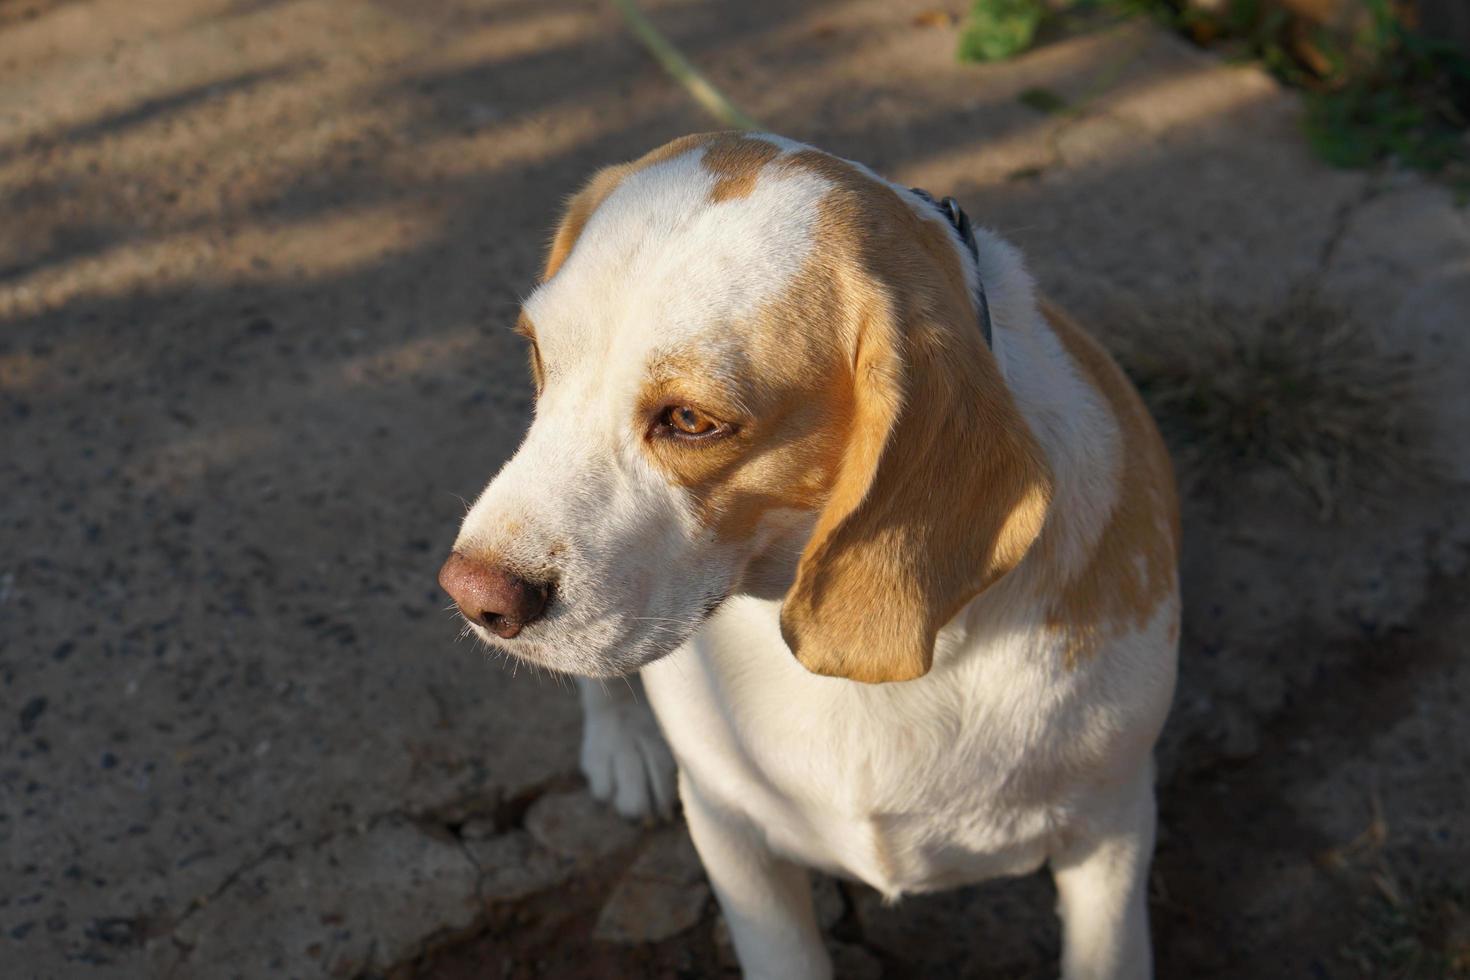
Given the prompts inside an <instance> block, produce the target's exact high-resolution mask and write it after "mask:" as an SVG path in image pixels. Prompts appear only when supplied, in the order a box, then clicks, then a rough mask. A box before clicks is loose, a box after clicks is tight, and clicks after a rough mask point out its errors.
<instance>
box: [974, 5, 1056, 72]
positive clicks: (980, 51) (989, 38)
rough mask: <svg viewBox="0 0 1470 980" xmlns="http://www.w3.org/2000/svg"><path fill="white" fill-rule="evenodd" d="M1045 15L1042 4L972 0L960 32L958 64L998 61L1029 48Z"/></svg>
mask: <svg viewBox="0 0 1470 980" xmlns="http://www.w3.org/2000/svg"><path fill="white" fill-rule="evenodd" d="M1045 13H1046V8H1045V5H1044V4H1043V2H1042V0H975V2H974V4H973V5H972V6H971V7H970V17H969V19H968V21H966V23H965V27H964V30H962V31H961V32H960V46H959V58H960V60H961V61H1000V60H1003V59H1005V58H1010V57H1013V56H1014V55H1017V54H1020V53H1021V52H1022V51H1025V50H1026V49H1027V48H1029V47H1030V46H1031V41H1032V39H1033V38H1034V37H1035V36H1036V29H1037V27H1039V26H1040V25H1041V20H1042V17H1043V16H1044V15H1045Z"/></svg>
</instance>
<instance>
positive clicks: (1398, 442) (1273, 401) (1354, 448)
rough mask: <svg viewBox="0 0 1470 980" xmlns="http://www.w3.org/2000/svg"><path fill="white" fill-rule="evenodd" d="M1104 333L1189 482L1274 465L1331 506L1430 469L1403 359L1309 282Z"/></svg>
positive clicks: (1354, 505)
mask: <svg viewBox="0 0 1470 980" xmlns="http://www.w3.org/2000/svg"><path fill="white" fill-rule="evenodd" d="M1104 336H1105V338H1106V339H1107V341H1108V345H1109V347H1110V348H1111V349H1112V350H1113V352H1114V353H1115V354H1116V356H1117V357H1118V360H1119V362H1120V363H1121V364H1122V365H1123V368H1124V370H1125V371H1126V372H1127V373H1128V374H1129V376H1130V377H1132V379H1133V381H1134V383H1135V384H1136V385H1137V386H1138V389H1139V391H1140V393H1141V394H1142V395H1143V397H1144V400H1145V401H1146V402H1147V403H1148V405H1149V408H1150V410H1151V411H1152V412H1153V414H1154V417H1155V418H1156V419H1157V420H1158V422H1159V427H1160V429H1161V430H1162V431H1163V433H1164V437H1165V439H1166V440H1167V441H1168V442H1169V445H1170V448H1171V450H1172V451H1173V454H1174V456H1175V459H1176V460H1177V461H1178V463H1179V466H1180V471H1181V476H1182V478H1183V482H1184V484H1185V486H1186V487H1187V488H1211V489H1212V490H1213V491H1215V492H1229V489H1230V488H1231V487H1232V486H1234V481H1235V480H1236V479H1237V478H1238V477H1239V476H1241V475H1242V474H1244V473H1255V474H1264V475H1267V476H1275V477H1277V478H1279V481H1280V482H1284V483H1285V484H1286V485H1288V486H1294V487H1296V488H1297V489H1299V490H1300V491H1301V492H1302V493H1304V494H1305V495H1306V496H1307V497H1308V498H1309V499H1310V500H1311V501H1312V502H1313V503H1314V504H1315V505H1316V507H1317V509H1318V511H1319V513H1320V514H1321V516H1322V517H1323V518H1333V517H1337V516H1340V515H1342V514H1344V513H1350V512H1354V511H1362V510H1365V509H1370V508H1371V507H1372V506H1373V505H1376V504H1378V503H1381V502H1382V501H1383V500H1385V499H1387V496H1388V495H1389V494H1390V493H1393V492H1397V491H1399V490H1402V489H1403V487H1405V486H1406V485H1413V484H1414V483H1415V482H1418V481H1422V480H1425V479H1428V478H1429V477H1430V475H1431V472H1432V468H1431V466H1430V464H1429V463H1428V462H1427V460H1426V459H1425V457H1424V455H1423V451H1422V447H1420V446H1419V445H1418V444H1417V442H1416V439H1415V437H1416V433H1417V432H1418V431H1419V425H1418V423H1417V421H1416V415H1415V413H1416V411H1417V409H1416V402H1415V392H1416V387H1415V384H1414V375H1413V372H1412V370H1411V369H1410V365H1409V364H1408V363H1407V362H1405V361H1404V360H1403V359H1402V358H1396V357H1393V356H1391V355H1389V354H1387V353H1385V352H1384V351H1383V350H1382V349H1381V348H1380V347H1379V345H1378V344H1377V343H1376V342H1375V341H1374V339H1373V338H1372V336H1371V335H1370V334H1369V333H1368V332H1367V331H1366V330H1365V329H1364V328H1363V327H1362V326H1361V325H1359V324H1357V323H1356V322H1355V321H1354V320H1353V319H1352V318H1351V317H1350V316H1348V315H1347V314H1346V313H1345V312H1344V311H1342V310H1339V309H1336V308H1334V307H1331V306H1329V305H1326V304H1324V303H1323V302H1322V301H1321V299H1320V298H1319V297H1318V296H1317V295H1316V294H1315V293H1313V292H1312V291H1310V290H1306V289H1300V290H1297V291H1296V292H1294V293H1293V294H1292V295H1291V296H1290V297H1288V299H1287V300H1286V301H1285V302H1284V303H1282V304H1281V305H1279V306H1276V307H1272V308H1268V309H1249V308H1236V307H1232V306H1229V305H1225V304H1205V303H1201V304H1200V305H1198V306H1196V307H1194V308H1190V309H1184V310H1179V311H1169V312H1168V313H1167V314H1163V315H1160V314H1148V313H1145V312H1143V311H1139V310H1131V311H1129V313H1128V315H1127V316H1126V318H1121V317H1120V318H1118V320H1117V323H1116V324H1115V325H1114V326H1113V328H1112V329H1109V330H1107V331H1106V333H1105V335H1104Z"/></svg>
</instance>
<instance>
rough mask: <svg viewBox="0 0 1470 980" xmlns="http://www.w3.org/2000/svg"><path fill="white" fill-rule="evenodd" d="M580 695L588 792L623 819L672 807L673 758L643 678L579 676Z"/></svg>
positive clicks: (670, 810)
mask: <svg viewBox="0 0 1470 980" xmlns="http://www.w3.org/2000/svg"><path fill="white" fill-rule="evenodd" d="M577 687H578V689H579V690H580V691H581V695H582V715H583V719H582V774H583V775H584V776H586V777H587V785H588V787H589V788H590V789H591V790H592V795H593V796H595V797H597V798H598V799H599V800H608V801H610V802H611V803H612V805H613V807H614V808H615V809H616V810H617V811H618V813H620V814H622V815H623V816H625V817H635V818H637V817H649V816H654V815H657V816H660V817H662V818H664V819H665V820H667V819H668V818H669V817H670V816H672V815H673V810H674V757H673V756H672V755H671V754H670V753H669V746H668V743H666V742H665V741H664V736H663V732H661V731H659V727H658V721H657V720H656V719H655V718H654V717H653V710H652V709H651V708H649V706H648V698H647V697H646V696H645V695H644V693H643V681H642V680H641V679H640V678H638V677H636V676H635V677H630V678H628V679H627V680H626V681H624V680H608V681H603V680H598V679H595V678H585V677H579V678H577Z"/></svg>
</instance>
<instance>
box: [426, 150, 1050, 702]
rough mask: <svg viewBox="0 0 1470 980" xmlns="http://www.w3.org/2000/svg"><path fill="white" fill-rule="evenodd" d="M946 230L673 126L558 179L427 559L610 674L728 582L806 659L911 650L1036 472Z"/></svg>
mask: <svg viewBox="0 0 1470 980" xmlns="http://www.w3.org/2000/svg"><path fill="white" fill-rule="evenodd" d="M967 276H968V272H967V270H966V269H965V267H964V264H963V261H962V258H961V252H960V250H959V248H958V247H957V239H956V238H955V237H954V234H953V232H952V231H951V229H950V228H949V226H948V224H947V223H946V222H945V221H944V220H943V218H942V217H941V216H940V215H939V214H938V213H937V212H933V211H932V209H931V208H929V207H928V206H927V205H924V204H923V203H922V202H920V201H919V200H918V199H917V198H915V197H913V196H912V195H909V194H907V193H905V192H903V191H901V190H899V189H896V188H895V187H893V186H892V185H890V184H888V183H886V182H884V181H882V180H880V179H878V178H877V177H875V176H873V175H872V174H871V173H869V172H867V171H866V170H864V169H862V168H860V167H857V166H855V165H853V164H850V163H847V162H845V161H842V160H838V159H836V158H834V157H831V156H828V155H826V154H823V153H820V152H818V151H816V150H812V149H809V148H806V147H802V146H799V145H796V144H791V143H787V142H785V141H780V140H775V139H771V138H765V137H750V136H743V135H739V134H717V135H710V136H696V137H687V138H685V139H681V140H676V141H675V142H673V143H671V144H669V145H667V146H665V147H663V148H661V149H659V150H656V151H654V152H653V153H651V154H649V155H648V156H645V157H644V158H642V159H641V160H638V161H636V162H634V163H632V164H627V165H623V166H618V167H612V168H609V169H607V170H604V171H602V172H601V173H599V174H597V175H596V176H595V177H594V178H593V179H592V181H591V182H590V183H589V184H588V185H587V186H586V188H584V189H583V190H582V191H581V192H580V193H578V194H577V195H576V196H575V197H573V198H572V200H571V202H570V204H569V206H568V208H567V212H566V215H565V217H564V218H563V220H562V223H561V226H560V228H559V229H558V230H557V233H556V237H555V240H554V241H553V243H552V246H551V252H550V255H549V257H548V259H547V263H546V271H545V275H544V277H543V280H542V282H541V284H540V285H539V287H538V288H537V289H536V290H535V292H534V293H532V295H531V297H530V298H529V299H528V300H527V301H526V303H525V306H524V310H523V312H522V315H521V318H520V323H519V328H518V329H519V331H520V332H521V333H522V334H523V335H524V336H525V337H526V340H527V342H528V345H529V347H530V359H531V369H532V372H533V375H534V377H535V382H536V389H537V401H536V412H535V420H534V422H533V423H532V425H531V428H530V431H529V432H528V433H527V435H526V439H525V442H524V443H523V444H522V445H521V447H520V449H519V450H518V451H517V453H516V455H515V456H514V457H513V458H512V459H511V460H510V461H509V462H508V463H506V464H505V467H504V468H503V469H502V470H501V471H500V473H499V474H498V475H497V476H496V477H495V479H494V480H493V481H491V483H490V485H489V486H488V487H487V488H486V489H485V491H484V493H483V494H482V495H481V496H480V498H479V500H477V501H476V503H475V505H474V506H473V507H472V508H471V509H470V511H469V514H468V515H467V516H466V517H465V521H464V525H463V527H462V529H461V531H460V534H459V539H458V540H457V542H456V543H455V548H454V555H452V556H451V558H450V560H449V561H448V562H447V563H446V565H445V567H444V570H443V572H441V575H440V581H441V582H442V583H443V584H444V586H445V588H446V589H447V590H448V591H449V592H450V594H451V595H452V596H453V597H454V599H455V600H456V601H457V602H458V604H459V606H460V609H461V610H462V611H463V612H464V613H465V615H466V617H467V618H468V619H469V620H470V621H471V622H472V623H474V624H475V628H476V630H477V631H478V632H479V634H480V635H481V636H482V637H484V638H485V639H487V640H490V641H491V642H493V643H496V644H497V645H499V646H502V647H503V648H505V649H506V650H508V651H510V652H511V653H513V654H516V655H517V656H520V657H523V658H525V659H527V660H530V661H533V662H535V663H538V664H541V665H543V666H547V667H550V668H553V669H557V670H563V671H568V672H572V673H578V674H587V675H612V674H620V673H625V672H628V671H631V670H635V669H637V668H638V667H641V666H643V665H644V664H647V663H650V662H651V661H653V660H656V659H658V658H659V657H661V656H663V655H664V654H666V653H668V652H670V651H671V650H673V649H674V648H676V647H677V646H679V645H680V644H682V643H683V642H684V641H685V640H687V639H688V638H689V637H690V636H691V635H692V634H693V632H694V631H695V630H697V629H698V628H699V626H700V624H701V623H702V622H703V621H704V619H705V618H707V617H708V616H709V615H710V614H711V613H712V612H713V611H714V609H715V608H716V607H717V606H719V604H720V603H721V602H723V601H724V600H725V599H726V598H727V597H729V596H730V595H732V594H737V593H744V594H754V595H758V596H764V597H768V598H777V597H784V604H783V606H782V612H781V628H782V633H783V634H784V636H785V637H786V641H787V643H788V644H789V645H790V647H791V649H792V651H793V652H794V653H795V655H796V657H797V658H798V659H799V660H800V661H801V662H802V663H803V664H804V665H805V666H806V667H807V668H808V669H810V670H812V671H815V672H818V673H822V674H829V675H834V676H841V677H848V678H854V679H857V680H862V681H870V682H876V681H889V680H904V679H908V678H913V677H918V676H920V675H921V674H923V673H924V672H925V671H927V670H928V669H929V665H930V661H931V659H932V651H933V646H934V638H935V633H936V631H937V630H938V629H939V628H940V627H941V626H942V625H943V624H944V623H945V622H946V621H947V620H948V619H950V618H951V617H952V616H953V615H954V614H955V613H956V612H957V611H958V610H959V609H960V607H961V606H962V605H964V604H965V603H966V602H967V601H968V600H969V599H970V598H972V597H973V596H975V595H976V594H977V593H979V592H980V591H982V590H983V589H985V588H986V587H988V586H989V585H990V584H991V583H992V582H994V581H995V580H996V579H997V578H999V577H1000V576H1002V575H1004V574H1005V573H1006V572H1007V571H1008V570H1010V569H1011V568H1012V567H1014V566H1015V565H1016V564H1017V563H1018V562H1019V561H1020V560H1021V558H1022V556H1023V555H1024V554H1025V553H1026V551H1027V549H1028V548H1029V547H1030V545H1031V543H1032V541H1033V540H1034V539H1035V538H1036V536H1037V535H1038V533H1039V532H1040V529H1041V526H1042V523H1043V520H1044V516H1045V511H1046V503H1047V499H1048V494H1049V477H1048V473H1047V469H1046V465H1045V462H1044V460H1043V458H1042V456H1041V453H1040V451H1039V449H1038V447H1037V445H1036V443H1035V441H1034V440H1033V439H1032V438H1031V435H1030V433H1029V431H1028V430H1027V428H1026V426H1025V424H1024V423H1023V422H1022V421H1021V419H1020V417H1019V415H1018V413H1017V410H1016V407H1015V405H1014V403H1013V402H1012V400H1011V398H1010V396H1009V394H1008V392H1007V390H1006V388H1005V386H1004V385H1003V383H1002V381H1001V379H1000V375H999V373H998V370H997V367H996V364H995V360H994V358H993V357H992V356H991V354H990V352H989V351H988V350H987V349H986V348H985V344H984V341H983V339H982V337H981V333H980V331H979V329H978V327H977V325H976V320H975V309H974V306H973V301H972V298H971V297H972V293H971V289H970V286H969V283H968V280H967Z"/></svg>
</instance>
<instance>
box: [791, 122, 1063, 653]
mask: <svg viewBox="0 0 1470 980" xmlns="http://www.w3.org/2000/svg"><path fill="white" fill-rule="evenodd" d="M776 166H791V167H799V168H802V169H806V170H809V171H812V172H815V173H818V174H820V175H822V176H823V177H825V178H826V179H828V180H829V181H830V182H831V183H832V184H833V185H834V190H833V192H832V193H831V194H830V195H829V196H828V198H827V199H826V200H825V201H824V202H823V205H822V219H821V220H822V225H823V227H822V228H821V229H820V231H819V234H818V239H819V241H820V242H821V246H820V251H821V252H822V253H823V254H824V255H825V258H826V261H827V262H828V263H829V264H830V267H831V268H830V273H831V281H832V282H833V283H835V284H836V288H837V289H838V291H839V293H840V300H841V301H840V303H839V304H838V312H837V314H836V315H837V317H838V318H839V319H838V322H836V323H825V324H815V325H812V329H821V330H825V331H829V332H835V333H836V334H837V335H839V336H844V337H849V338H851V344H852V346H851V347H850V348H849V349H850V350H851V351H852V352H853V353H852V361H851V362H850V363H851V365H852V367H851V374H850V375H849V376H848V383H849V384H850V385H851V391H852V401H853V421H852V425H851V428H850V430H849V433H848V440H847V446H846V451H845V453H844V456H843V460H842V464H841V466H840V468H839V470H838V473H837V476H836V479H835V480H834V482H833V486H832V490H831V493H830V495H829V499H828V500H827V502H826V506H825V507H824V509H823V510H822V512H821V514H820V515H819V517H818V519H817V525H816V529H815V531H814V533H813V535H812V537H811V540H810V541H809V542H808V544H807V547H806V549H805V551H804V553H803V555H802V559H801V563H800V565H799V567H798V569H797V577H796V582H795V584H794V585H793V586H792V588H791V591H790V592H789V593H788V595H787V598H786V603H785V605H784V607H783V609H782V616H781V626H782V634H783V635H784V636H785V637H786V641H787V643H788V644H789V645H790V646H791V648H792V650H793V652H794V653H795V654H796V656H797V658H798V659H800V660H801V662H802V663H803V664H804V665H805V666H806V667H807V668H808V669H810V670H812V671H815V672H817V673H822V674H831V675H835V676H841V677H848V678H852V679H855V680H861V681H868V682H881V681H892V680H906V679H909V678H913V677H918V676H921V675H922V674H924V673H925V672H926V671H928V669H929V666H930V664H931V662H932V659H933V650H934V640H935V636H936V634H937V632H938V630H939V628H940V627H941V626H943V625H944V624H945V623H946V622H948V621H949V620H950V619H951V618H953V616H954V615H955V614H956V613H957V612H958V611H959V610H960V608H961V607H962V606H963V605H964V604H965V603H967V602H968V601H969V600H970V599H972V598H973V597H974V596H975V595H977V594H978V593H980V592H981V591H983V590H984V589H986V588H988V587H989V586H990V585H991V584H992V583H994V582H995V581H996V580H997V579H999V578H1000V577H1001V576H1003V575H1004V574H1005V573H1006V572H1008V571H1010V570H1011V569H1012V568H1014V567H1015V566H1016V565H1017V564H1018V563H1019V562H1020V561H1021V559H1022V557H1024V555H1025V554H1026V552H1027V550H1028V549H1029V548H1030V546H1031V544H1032V542H1033V541H1034V540H1035V539H1036V537H1037V536H1038V535H1039V534H1040V533H1041V529H1042V525H1043V523H1044V520H1045V515H1046V510H1047V506H1048V503H1049V500H1050V492H1051V476H1050V472H1049V470H1048V468H1047V465H1046V462H1045V459H1044V457H1043V454H1042V452H1041V449H1040V447H1039V445H1038V444H1037V443H1036V441H1035V438H1034V437H1033V436H1032V434H1031V432H1030V430H1029V429H1028V428H1027V426H1026V424H1025V422H1024V421H1023V420H1022V418H1021V416H1020V412H1019V411H1018V409H1017V408H1016V406H1015V403H1014V401H1013V400H1012V399H1011V396H1010V392H1009V391H1008V389H1007V388H1006V387H1005V384H1004V382H1003V380H1002V379H1001V377H1000V373H999V370H998V369H997V366H996V363H995V359H994V357H993V356H992V355H991V354H990V352H989V350H988V349H986V347H985V344H984V340H983V338H982V337H981V334H980V331H979V328H978V326H977V324H976V322H975V310H974V306H973V305H972V303H973V301H972V299H971V297H970V292H969V288H968V285H967V284H966V282H965V277H964V274H963V269H962V267H961V265H960V261H959V257H958V254H957V251H956V248H955V246H954V244H953V242H952V240H951V239H950V238H949V234H948V232H947V231H946V230H945V229H944V228H943V227H942V226H941V225H940V224H938V223H937V222H934V221H927V220H924V219H923V218H921V217H920V216H919V215H918V214H917V213H916V212H915V210H914V209H913V208H912V207H911V206H910V204H909V203H908V202H907V201H905V200H903V199H901V198H900V197H899V196H898V193H897V192H895V191H894V190H893V189H891V188H889V187H888V186H887V185H884V184H881V183H879V182H877V181H875V180H874V179H872V178H870V177H868V176H867V175H865V174H863V173H862V172H861V171H859V170H857V169H856V168H855V167H852V166H851V165H849V164H846V163H843V162H842V161H839V160H837V159H836V158H834V157H830V156H827V155H826V154H822V153H817V152H815V151H810V152H804V153H798V154H794V155H792V156H789V157H783V158H782V159H781V160H779V161H778V162H777V164H776Z"/></svg>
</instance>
